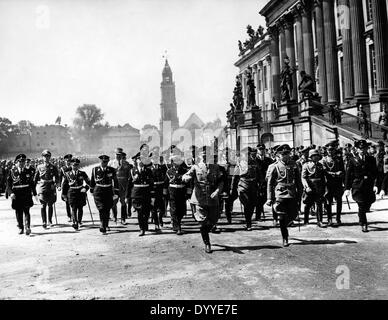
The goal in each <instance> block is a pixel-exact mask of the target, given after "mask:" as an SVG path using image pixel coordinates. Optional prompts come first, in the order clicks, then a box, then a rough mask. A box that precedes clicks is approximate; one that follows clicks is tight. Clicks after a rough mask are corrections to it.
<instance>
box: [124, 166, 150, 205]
mask: <svg viewBox="0 0 388 320" xmlns="http://www.w3.org/2000/svg"><path fill="white" fill-rule="evenodd" d="M137 185H144V186H147V187H137ZM153 187H154V177H153V174H152V170H151V168H150V165H147V166H144V167H143V168H142V169H140V168H139V167H138V166H134V167H133V168H132V169H131V171H130V177H129V181H128V190H127V195H126V197H127V198H132V199H144V198H150V197H151V190H152V189H153Z"/></svg>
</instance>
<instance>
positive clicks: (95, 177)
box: [90, 166, 119, 195]
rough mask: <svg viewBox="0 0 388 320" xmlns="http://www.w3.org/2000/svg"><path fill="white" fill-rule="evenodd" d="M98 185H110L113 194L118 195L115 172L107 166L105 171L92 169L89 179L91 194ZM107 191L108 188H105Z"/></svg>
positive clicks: (99, 167) (100, 168)
mask: <svg viewBox="0 0 388 320" xmlns="http://www.w3.org/2000/svg"><path fill="white" fill-rule="evenodd" d="M98 185H105V186H107V185H111V186H112V190H113V193H114V194H116V195H117V194H118V191H119V186H118V181H117V177H116V170H115V169H114V168H112V167H110V166H107V167H106V168H105V170H104V169H103V168H102V167H101V166H98V167H94V168H93V169H92V177H91V179H90V192H92V193H93V191H94V189H95V188H96V187H98ZM107 189H108V188H107Z"/></svg>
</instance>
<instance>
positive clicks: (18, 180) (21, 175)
mask: <svg viewBox="0 0 388 320" xmlns="http://www.w3.org/2000/svg"><path fill="white" fill-rule="evenodd" d="M22 186H25V187H22ZM7 187H8V190H7V192H8V194H12V193H14V192H15V190H17V191H21V190H23V191H25V192H27V193H29V194H31V193H32V194H33V195H34V196H36V190H35V183H34V171H33V170H32V169H31V168H23V169H21V171H19V169H18V168H17V167H16V166H14V167H12V169H11V170H10V172H9V175H8V178H7Z"/></svg>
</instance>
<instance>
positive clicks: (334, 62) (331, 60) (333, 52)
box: [322, 0, 340, 105]
mask: <svg viewBox="0 0 388 320" xmlns="http://www.w3.org/2000/svg"><path fill="white" fill-rule="evenodd" d="M322 10H323V24H324V30H325V54H326V78H327V102H328V104H333V105H338V104H339V102H340V90H339V72H338V52H337V36H336V30H335V16H334V1H333V0H323V1H322Z"/></svg>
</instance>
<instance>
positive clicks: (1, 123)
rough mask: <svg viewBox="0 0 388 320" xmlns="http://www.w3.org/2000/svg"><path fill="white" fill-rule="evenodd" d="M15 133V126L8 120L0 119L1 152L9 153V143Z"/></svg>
mask: <svg viewBox="0 0 388 320" xmlns="http://www.w3.org/2000/svg"><path fill="white" fill-rule="evenodd" d="M14 131H15V125H13V124H12V122H11V120H9V119H8V118H2V117H0V152H7V142H8V139H9V137H10V135H11V134H12V133H14Z"/></svg>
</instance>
